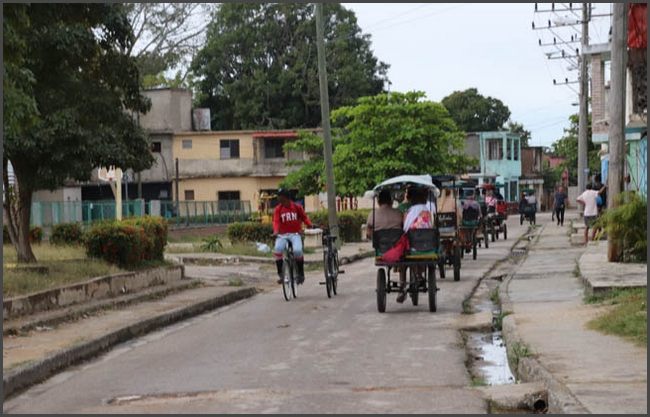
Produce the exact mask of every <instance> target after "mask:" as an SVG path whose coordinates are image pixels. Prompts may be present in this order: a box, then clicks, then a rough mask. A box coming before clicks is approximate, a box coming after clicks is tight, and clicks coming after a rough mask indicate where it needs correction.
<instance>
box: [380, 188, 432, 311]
mask: <svg viewBox="0 0 650 417" xmlns="http://www.w3.org/2000/svg"><path fill="white" fill-rule="evenodd" d="M407 187H415V188H420V189H422V190H426V192H427V196H428V198H427V203H426V204H427V205H429V211H431V212H433V211H434V208H435V203H436V199H437V198H438V196H439V195H440V191H439V190H438V187H436V186H435V185H434V184H433V183H432V181H431V176H430V175H400V176H398V177H393V178H390V179H387V180H386V181H384V182H382V183H381V184H378V185H377V186H376V187H375V188H374V189H373V196H372V197H373V198H372V216H373V224H374V220H375V219H374V216H375V207H376V200H377V196H378V195H379V193H380V192H381V191H382V190H386V189H387V190H390V191H391V194H393V195H394V194H399V193H403V192H404V191H405V190H406V188H407ZM432 220H433V228H431V229H415V230H409V231H408V232H406V233H405V232H404V231H403V230H402V229H401V228H400V229H385V230H373V233H372V246H373V248H374V249H375V266H377V310H378V311H379V312H380V313H383V312H385V311H386V294H389V293H391V292H398V291H400V283H399V281H398V280H395V279H393V277H392V276H391V270H393V269H394V268H396V269H398V270H399V269H401V268H406V269H407V270H408V272H409V274H408V276H409V280H408V282H407V283H406V285H407V286H406V288H405V289H406V292H407V294H408V295H409V297H410V298H411V301H412V303H413V305H414V306H416V305H418V299H419V294H420V293H427V294H428V299H429V311H431V312H435V311H436V309H437V306H436V294H437V291H438V287H437V286H436V266H437V265H438V259H439V252H440V251H439V246H440V239H439V234H438V229H437V220H436V216H435V215H434V216H433V219H432ZM404 237H405V238H404ZM401 240H404V241H407V242H408V245H407V247H408V249H407V250H406V252H405V253H404V254H403V256H401V257H400V258H399V260H396V261H387V260H385V259H384V258H383V255H384V254H386V252H388V251H389V250H391V248H394V247H395V245H396V244H399V242H400V241H401ZM418 270H419V271H420V272H418Z"/></svg>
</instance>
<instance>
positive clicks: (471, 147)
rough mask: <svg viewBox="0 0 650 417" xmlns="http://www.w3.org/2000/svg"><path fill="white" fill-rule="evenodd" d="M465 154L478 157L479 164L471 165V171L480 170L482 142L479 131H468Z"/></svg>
mask: <svg viewBox="0 0 650 417" xmlns="http://www.w3.org/2000/svg"><path fill="white" fill-rule="evenodd" d="M464 153H465V155H467V156H469V157H472V158H476V161H477V165H476V166H474V167H471V168H470V170H469V172H480V170H481V167H480V160H481V142H480V139H479V135H478V133H468V134H467V136H466V137H465V149H464Z"/></svg>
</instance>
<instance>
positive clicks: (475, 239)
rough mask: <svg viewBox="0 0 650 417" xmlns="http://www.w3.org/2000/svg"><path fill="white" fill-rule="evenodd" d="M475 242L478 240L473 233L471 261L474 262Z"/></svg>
mask: <svg viewBox="0 0 650 417" xmlns="http://www.w3.org/2000/svg"><path fill="white" fill-rule="evenodd" d="M477 241H478V238H477V237H476V233H474V236H472V259H473V260H476V246H477V244H478V243H477Z"/></svg>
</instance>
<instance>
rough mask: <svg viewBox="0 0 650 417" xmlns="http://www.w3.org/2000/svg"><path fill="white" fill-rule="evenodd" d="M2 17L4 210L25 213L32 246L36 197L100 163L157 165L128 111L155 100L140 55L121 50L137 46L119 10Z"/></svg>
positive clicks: (11, 8) (49, 10) (40, 9)
mask: <svg viewBox="0 0 650 417" xmlns="http://www.w3.org/2000/svg"><path fill="white" fill-rule="evenodd" d="M4 11H5V16H4V21H3V29H4V34H5V37H4V45H3V48H4V50H5V51H6V52H5V68H4V79H3V86H4V88H5V97H4V107H3V109H4V112H5V119H4V124H3V131H4V143H3V149H4V156H3V165H4V167H5V168H6V166H7V163H8V161H11V163H12V166H13V168H14V173H15V176H16V182H17V187H18V193H16V194H12V190H11V189H10V188H11V187H8V184H7V181H6V178H5V210H6V213H7V210H8V205H11V204H12V203H13V202H16V203H17V211H11V212H10V213H9V214H8V216H9V217H10V219H9V220H10V221H11V220H12V219H13V218H14V216H13V215H14V214H16V213H18V212H20V213H19V217H20V219H19V221H18V220H17V223H16V224H12V226H16V227H17V228H19V229H21V230H20V233H19V234H21V236H22V235H23V234H24V236H22V237H21V238H20V239H21V240H25V241H26V236H27V232H28V228H29V207H30V203H31V194H32V191H34V190H38V189H55V188H56V187H58V186H60V185H62V184H63V183H64V180H66V179H76V180H88V179H89V177H90V173H91V171H92V169H93V168H95V167H97V166H98V165H109V164H114V165H117V166H120V167H122V168H123V169H128V168H133V169H134V170H142V169H145V168H148V167H149V166H150V165H151V163H152V161H153V159H152V157H151V154H150V152H149V149H148V143H147V139H146V136H145V134H144V132H143V131H142V130H141V129H139V128H138V127H137V125H136V123H135V121H134V118H133V117H132V115H131V114H130V113H129V112H140V113H143V112H146V111H147V110H148V109H149V106H150V104H149V102H148V100H146V98H145V97H143V96H141V95H140V86H139V77H138V68H137V66H136V62H135V60H134V58H132V57H130V56H127V55H125V54H124V53H123V52H122V51H123V50H124V49H126V48H128V46H129V45H130V44H131V43H132V42H133V34H132V32H131V25H130V24H129V21H128V19H127V14H126V11H125V9H124V6H123V5H120V4H100V3H93V4H67V3H66V4H63V3H61V4H48V3H40V4H34V3H32V4H5V6H4ZM5 172H6V169H5ZM14 191H15V190H14ZM15 195H17V199H18V200H14V197H15ZM13 232H16V233H18V230H13V229H12V230H10V234H11V235H12V236H13V235H14V233H13ZM13 240H14V239H13V237H12V241H13ZM23 249H25V248H23ZM26 252H27V251H26ZM28 252H31V249H30V250H29V251H28ZM23 255H25V254H23ZM29 255H30V254H29V253H26V257H27V258H28V259H24V258H25V257H24V256H22V255H21V254H19V260H22V261H30V260H33V255H31V257H30V256H29ZM29 258H32V259H29Z"/></svg>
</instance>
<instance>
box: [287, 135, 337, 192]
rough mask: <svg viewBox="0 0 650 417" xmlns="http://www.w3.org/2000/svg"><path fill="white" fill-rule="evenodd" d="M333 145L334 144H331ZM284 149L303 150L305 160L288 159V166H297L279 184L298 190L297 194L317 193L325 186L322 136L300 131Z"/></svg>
mask: <svg viewBox="0 0 650 417" xmlns="http://www.w3.org/2000/svg"><path fill="white" fill-rule="evenodd" d="M332 146H333V147H334V144H332ZM284 149H285V151H298V152H303V153H304V154H305V156H306V159H305V160H299V161H290V162H289V165H290V166H298V167H299V168H298V169H297V170H292V171H290V172H289V174H288V175H287V176H286V177H285V178H284V180H282V183H281V184H280V186H281V187H282V188H289V189H295V190H298V194H299V196H301V197H302V196H306V195H314V194H318V193H320V192H321V191H323V189H324V188H325V176H324V175H325V158H324V156H323V138H322V137H321V136H319V135H318V134H316V133H313V132H308V131H301V132H300V133H299V134H298V139H297V140H295V141H291V142H288V143H287V144H285V145H284Z"/></svg>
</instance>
